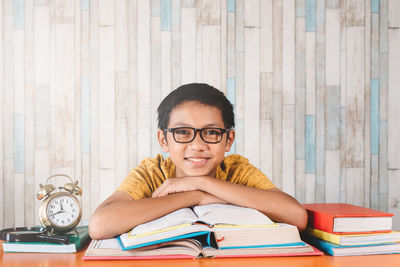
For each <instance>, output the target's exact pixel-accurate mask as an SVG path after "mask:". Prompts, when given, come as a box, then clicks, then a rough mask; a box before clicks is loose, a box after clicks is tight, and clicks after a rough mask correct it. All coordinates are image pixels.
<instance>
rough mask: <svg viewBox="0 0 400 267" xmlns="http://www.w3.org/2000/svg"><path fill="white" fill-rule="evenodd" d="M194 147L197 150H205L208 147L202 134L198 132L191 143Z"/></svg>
mask: <svg viewBox="0 0 400 267" xmlns="http://www.w3.org/2000/svg"><path fill="white" fill-rule="evenodd" d="M189 144H190V145H191V146H192V147H195V148H197V149H204V148H206V147H207V143H206V142H204V141H203V139H201V136H200V133H199V132H198V133H197V134H196V136H195V138H194V140H193V141H192V142H190V143H189Z"/></svg>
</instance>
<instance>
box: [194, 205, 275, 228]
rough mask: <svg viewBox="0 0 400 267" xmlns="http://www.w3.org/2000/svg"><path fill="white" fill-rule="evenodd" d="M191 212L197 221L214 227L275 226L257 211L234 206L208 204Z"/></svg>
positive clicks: (196, 207)
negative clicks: (194, 214)
mask: <svg viewBox="0 0 400 267" xmlns="http://www.w3.org/2000/svg"><path fill="white" fill-rule="evenodd" d="M193 210H194V212H195V213H196V215H197V217H198V220H200V221H204V222H206V223H208V224H210V225H215V226H223V225H236V226H242V227H249V226H266V225H271V226H274V225H275V224H274V222H273V221H271V219H270V218H268V217H267V216H265V215H264V214H262V213H261V212H259V211H258V210H255V209H250V208H244V207H239V206H234V205H225V204H209V205H203V206H195V207H194V208H193Z"/></svg>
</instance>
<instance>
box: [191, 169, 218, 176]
mask: <svg viewBox="0 0 400 267" xmlns="http://www.w3.org/2000/svg"><path fill="white" fill-rule="evenodd" d="M213 173H215V172H213V171H211V172H210V171H208V170H185V172H184V174H185V175H184V176H186V177H196V176H215V175H213Z"/></svg>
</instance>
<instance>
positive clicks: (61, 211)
mask: <svg viewBox="0 0 400 267" xmlns="http://www.w3.org/2000/svg"><path fill="white" fill-rule="evenodd" d="M63 212H64V210H60V211H57V212H56V213H53V214H51V216H54V215H57V214H59V213H63Z"/></svg>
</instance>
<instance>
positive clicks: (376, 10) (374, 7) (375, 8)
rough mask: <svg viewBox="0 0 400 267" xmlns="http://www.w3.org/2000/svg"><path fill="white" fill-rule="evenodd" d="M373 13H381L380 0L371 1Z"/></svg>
mask: <svg viewBox="0 0 400 267" xmlns="http://www.w3.org/2000/svg"><path fill="white" fill-rule="evenodd" d="M371 13H379V0H371Z"/></svg>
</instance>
